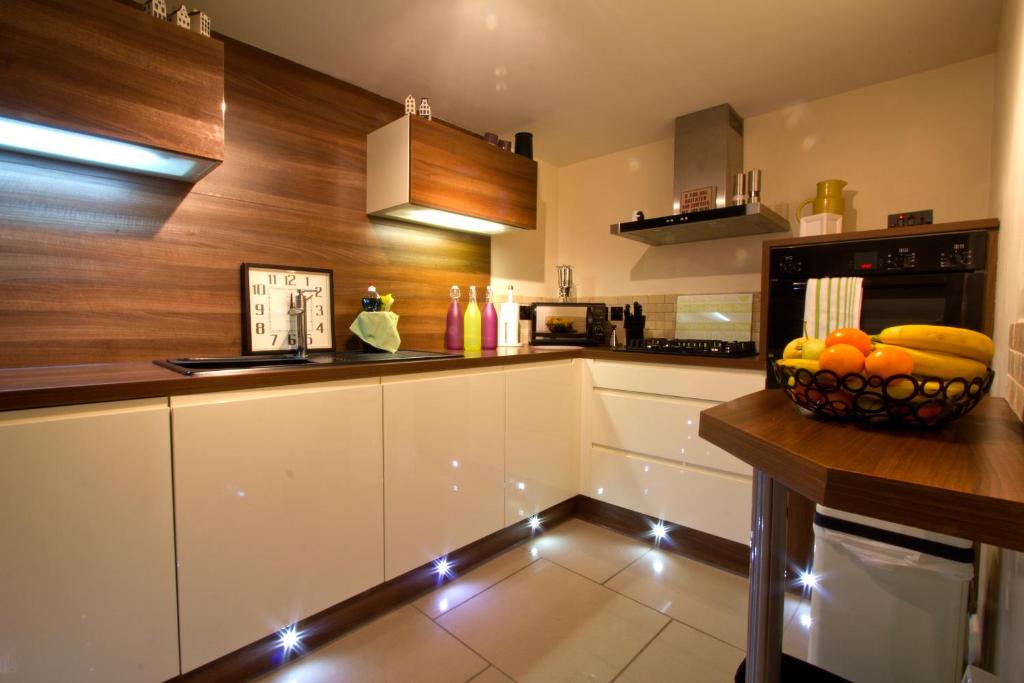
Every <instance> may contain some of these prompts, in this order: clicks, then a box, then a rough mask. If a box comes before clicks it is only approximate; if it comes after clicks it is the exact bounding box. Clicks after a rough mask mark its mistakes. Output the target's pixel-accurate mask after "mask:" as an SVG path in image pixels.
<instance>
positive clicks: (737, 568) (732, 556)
mask: <svg viewBox="0 0 1024 683" xmlns="http://www.w3.org/2000/svg"><path fill="white" fill-rule="evenodd" d="M576 500H577V503H576V517H578V518H580V519H582V520H584V521H586V522H590V523H592V524H597V525H599V526H603V527H607V528H608V529H611V530H613V531H617V532H619V533H621V534H625V535H627V536H632V537H633V538H635V539H637V540H640V541H644V542H646V543H651V542H653V541H654V534H653V533H652V530H653V529H654V527H655V525H656V524H658V522H661V523H662V525H663V526H664V528H665V537H664V538H663V539H662V540H661V542H660V543H658V547H659V548H661V549H662V550H664V551H666V552H671V553H675V554H677V555H683V556H685V557H689V558H691V559H694V560H699V561H701V562H704V563H706V564H710V565H714V566H716V567H719V568H721V569H725V570H727V571H731V572H734V573H736V574H742V575H743V576H746V575H747V573H748V571H749V565H750V548H748V547H747V546H745V545H743V544H742V543H736V542H735V541H730V540H727V539H724V538H719V537H718V536H712V535H711V534H706V533H704V532H703V531H697V530H696V529H691V528H689V527H685V526H683V525H682V524H676V523H675V522H672V521H669V520H658V519H656V518H654V517H651V516H650V515H645V514H643V513H642V512H636V511H634V510H630V509H628V508H624V507H619V506H618V505H612V504H611V503H606V502H604V501H601V500H596V499H594V498H590V497H588V496H577V497H576Z"/></svg>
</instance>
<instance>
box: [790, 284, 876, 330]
mask: <svg viewBox="0 0 1024 683" xmlns="http://www.w3.org/2000/svg"><path fill="white" fill-rule="evenodd" d="M863 299H864V278H862V277H823V278H811V279H809V280H807V293H806V295H805V298H804V322H805V323H806V324H807V336H809V337H814V338H817V339H824V338H825V337H827V336H828V334H829V332H831V331H832V330H834V329H836V328H839V327H860V307H861V303H862V302H863Z"/></svg>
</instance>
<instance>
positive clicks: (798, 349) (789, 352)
mask: <svg viewBox="0 0 1024 683" xmlns="http://www.w3.org/2000/svg"><path fill="white" fill-rule="evenodd" d="M805 341H807V337H797V338H796V339H794V340H793V341H791V342H789V343H788V344H786V348H784V349H783V350H782V357H783V358H801V357H802V355H801V354H802V353H803V350H804V342H805Z"/></svg>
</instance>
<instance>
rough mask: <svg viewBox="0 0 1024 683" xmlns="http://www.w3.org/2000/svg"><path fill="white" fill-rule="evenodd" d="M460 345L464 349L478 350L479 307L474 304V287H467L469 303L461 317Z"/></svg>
mask: <svg viewBox="0 0 1024 683" xmlns="http://www.w3.org/2000/svg"><path fill="white" fill-rule="evenodd" d="M462 340H463V344H462V347H463V348H464V349H465V350H466V351H479V350H480V307H479V306H477V305H476V287H474V286H472V285H470V287H469V303H468V304H466V315H465V317H464V318H463V319H462Z"/></svg>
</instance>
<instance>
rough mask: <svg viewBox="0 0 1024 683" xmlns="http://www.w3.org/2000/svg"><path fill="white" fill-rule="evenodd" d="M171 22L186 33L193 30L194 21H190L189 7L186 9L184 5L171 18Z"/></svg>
mask: <svg viewBox="0 0 1024 683" xmlns="http://www.w3.org/2000/svg"><path fill="white" fill-rule="evenodd" d="M171 21H173V22H174V23H175V24H177V25H178V26H180V27H181V28H183V29H185V30H186V31H188V30H190V29H191V28H192V20H191V19H189V16H188V7H185V6H184V5H182V6H180V7H179V8H178V9H177V10H175V12H174V15H173V16H172V17H171Z"/></svg>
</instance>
